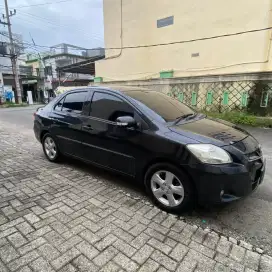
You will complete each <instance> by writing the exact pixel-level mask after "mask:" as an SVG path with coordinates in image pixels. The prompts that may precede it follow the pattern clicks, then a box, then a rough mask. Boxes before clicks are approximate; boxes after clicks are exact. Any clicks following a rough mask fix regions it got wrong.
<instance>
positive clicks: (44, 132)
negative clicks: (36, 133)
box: [40, 129, 49, 142]
mask: <svg viewBox="0 0 272 272" xmlns="http://www.w3.org/2000/svg"><path fill="white" fill-rule="evenodd" d="M47 133H49V131H48V130H46V129H44V130H43V131H42V132H41V134H40V140H41V142H42V140H43V137H44V135H45V134H47Z"/></svg>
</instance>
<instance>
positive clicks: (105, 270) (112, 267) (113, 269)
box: [99, 261, 120, 272]
mask: <svg viewBox="0 0 272 272" xmlns="http://www.w3.org/2000/svg"><path fill="white" fill-rule="evenodd" d="M119 270H120V267H119V266H118V265H117V264H115V263H114V262H111V261H110V262H108V263H107V264H106V265H105V266H104V267H102V268H101V269H100V270H99V272H117V271H119Z"/></svg>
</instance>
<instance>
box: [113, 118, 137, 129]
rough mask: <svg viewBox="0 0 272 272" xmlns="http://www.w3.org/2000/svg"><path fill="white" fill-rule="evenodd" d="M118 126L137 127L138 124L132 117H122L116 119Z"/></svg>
mask: <svg viewBox="0 0 272 272" xmlns="http://www.w3.org/2000/svg"><path fill="white" fill-rule="evenodd" d="M116 122H117V126H119V127H127V128H129V127H136V126H137V122H136V121H135V119H134V118H133V117H131V116H120V117H118V118H117V119H116Z"/></svg>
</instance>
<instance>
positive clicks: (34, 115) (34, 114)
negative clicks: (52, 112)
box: [33, 112, 36, 120]
mask: <svg viewBox="0 0 272 272" xmlns="http://www.w3.org/2000/svg"><path fill="white" fill-rule="evenodd" d="M35 117H36V112H34V113H33V119H34V120H35Z"/></svg>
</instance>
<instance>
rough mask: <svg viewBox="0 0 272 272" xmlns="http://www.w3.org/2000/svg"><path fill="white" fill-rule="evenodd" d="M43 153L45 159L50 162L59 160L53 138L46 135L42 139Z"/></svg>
mask: <svg viewBox="0 0 272 272" xmlns="http://www.w3.org/2000/svg"><path fill="white" fill-rule="evenodd" d="M42 146H43V152H44V154H45V156H46V158H47V159H48V160H49V161H51V162H56V161H58V159H59V155H60V154H59V150H58V147H57V144H56V142H55V140H54V139H53V137H52V136H51V135H50V134H49V133H47V134H45V135H44V137H43V141H42Z"/></svg>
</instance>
